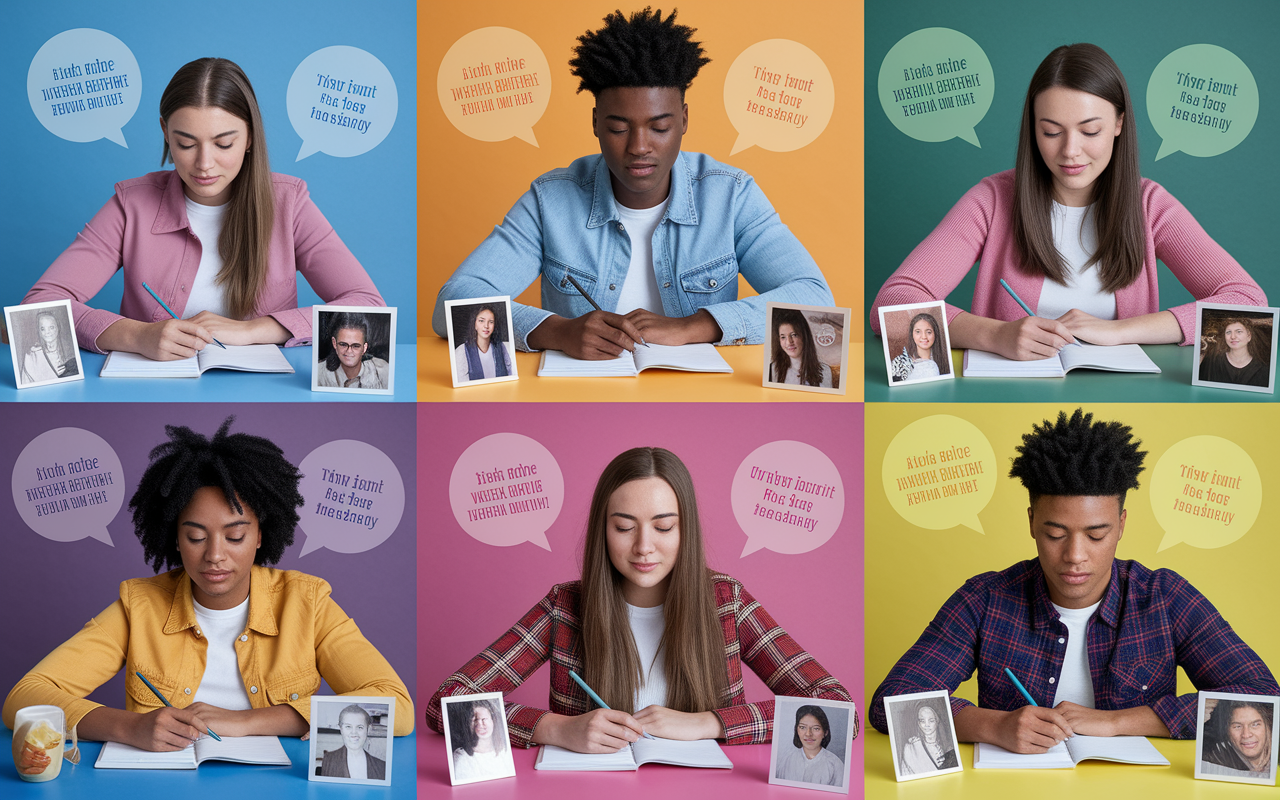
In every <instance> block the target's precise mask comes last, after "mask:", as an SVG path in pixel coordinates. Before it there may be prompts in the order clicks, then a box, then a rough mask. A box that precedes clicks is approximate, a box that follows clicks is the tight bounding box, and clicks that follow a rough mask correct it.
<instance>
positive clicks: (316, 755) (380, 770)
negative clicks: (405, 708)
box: [307, 695, 395, 786]
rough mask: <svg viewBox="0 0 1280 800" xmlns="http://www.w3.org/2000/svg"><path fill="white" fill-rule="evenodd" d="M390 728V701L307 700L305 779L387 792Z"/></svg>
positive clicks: (392, 709)
mask: <svg viewBox="0 0 1280 800" xmlns="http://www.w3.org/2000/svg"><path fill="white" fill-rule="evenodd" d="M394 726H395V699H394V698H390V697H350V696H338V697H323V696H321V695H313V696H312V698H311V760H310V761H309V762H308V763H309V764H310V765H311V768H310V769H309V770H308V773H307V779H308V780H314V781H322V782H326V783H366V784H372V785H376V786H389V785H390V784H391V756H392V747H391V731H392V730H394Z"/></svg>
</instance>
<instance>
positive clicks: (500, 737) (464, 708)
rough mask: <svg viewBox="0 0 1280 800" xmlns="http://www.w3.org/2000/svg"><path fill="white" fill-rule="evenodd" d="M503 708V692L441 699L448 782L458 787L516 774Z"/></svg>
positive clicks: (510, 776) (511, 776)
mask: <svg viewBox="0 0 1280 800" xmlns="http://www.w3.org/2000/svg"><path fill="white" fill-rule="evenodd" d="M505 709H506V706H505V705H504V704H503V702H502V692H489V693H487V694H465V695H458V696H456V697H444V698H441V700H440V710H441V713H442V714H443V715H444V719H445V726H444V742H445V752H446V753H448V756H449V783H451V784H453V785H454V786H460V785H461V784H464V783H479V782H480V781H494V780H497V779H499V778H514V777H515V776H516V764H515V761H514V759H512V757H511V741H510V740H509V739H508V738H507V714H506V710H505Z"/></svg>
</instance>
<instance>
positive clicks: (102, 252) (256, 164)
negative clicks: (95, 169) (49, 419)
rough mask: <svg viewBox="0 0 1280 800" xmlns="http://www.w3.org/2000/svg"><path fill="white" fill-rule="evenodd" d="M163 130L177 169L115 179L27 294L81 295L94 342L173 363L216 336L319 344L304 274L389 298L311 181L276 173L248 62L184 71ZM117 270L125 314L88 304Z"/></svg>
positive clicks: (354, 299)
mask: <svg viewBox="0 0 1280 800" xmlns="http://www.w3.org/2000/svg"><path fill="white" fill-rule="evenodd" d="M160 130H161V133H162V134H163V137H164V149H163V152H162V155H161V159H160V163H161V165H162V166H163V165H164V164H166V163H168V162H169V161H170V160H172V161H173V164H174V169H173V170H169V171H161V172H152V173H150V174H148V175H144V176H142V177H140V178H134V179H132V180H127V181H123V182H121V183H118V184H116V187H115V194H114V196H113V197H112V198H111V199H110V200H109V201H108V202H107V204H106V205H105V206H103V207H102V210H101V211H99V212H98V213H97V215H96V216H94V218H93V219H92V220H91V221H90V222H89V224H88V225H86V226H85V228H84V230H82V231H81V232H80V234H79V235H78V236H76V240H75V242H73V243H72V245H71V246H70V247H68V248H67V249H66V250H65V251H64V252H63V253H62V255H60V256H58V258H57V259H56V260H55V261H54V262H53V264H52V265H51V266H50V267H49V269H48V270H46V271H45V273H44V275H43V276H42V277H41V278H40V280H39V281H37V282H36V284H35V286H34V287H32V289H31V291H30V292H28V293H27V297H26V300H24V301H23V302H25V303H32V302H38V301H42V300H59V299H69V300H71V301H72V309H73V313H74V316H75V329H76V337H77V339H78V340H79V342H80V346H81V347H84V348H85V349H87V350H92V351H94V352H98V353H105V352H107V351H111V350H122V351H127V352H133V353H140V354H142V355H144V356H146V357H148V358H151V359H156V360H161V361H163V360H171V359H178V358H187V357H190V356H193V355H195V354H196V352H198V351H199V350H202V349H204V348H205V347H206V346H209V345H211V344H212V343H213V340H214V338H217V339H218V340H219V341H220V342H222V343H223V344H228V345H247V344H260V343H272V344H280V345H286V346H287V345H298V344H306V343H308V342H309V341H310V340H311V333H312V332H311V310H310V308H298V291H297V278H296V276H297V274H298V273H302V275H303V276H305V277H306V279H307V283H308V284H309V285H310V286H311V288H312V289H313V290H315V292H316V294H318V295H320V297H322V298H323V299H324V300H325V302H328V303H338V304H345V305H356V306H382V305H386V304H385V303H384V302H383V300H382V296H381V295H380V294H378V290H377V289H376V288H375V287H374V285H373V281H372V280H370V278H369V275H368V274H367V273H366V272H365V270H364V267H362V266H361V265H360V262H359V261H357V260H356V258H355V256H353V255H352V254H351V251H350V250H348V249H347V246H346V245H345V244H343V243H342V240H341V239H340V238H338V234H337V233H335V232H334V230H333V227H332V226H331V225H330V224H329V222H328V221H327V220H326V219H325V218H324V215H323V214H321V213H320V210H319V209H318V208H316V205H315V203H313V202H312V201H311V197H310V194H309V192H308V191H307V186H306V184H305V183H304V182H303V181H301V180H299V179H298V178H293V177H290V176H288V175H280V174H277V173H273V172H271V166H270V163H269V161H268V158H267V139H266V131H265V130H264V128H263V125H262V117H261V114H260V113H259V110H258V101H257V98H256V96H255V94H254V91H253V87H252V86H251V85H250V83H249V79H248V77H246V76H245V74H244V72H243V71H242V70H241V69H240V67H238V66H237V65H236V64H235V63H233V62H231V61H228V60H227V59H224V58H202V59H199V60H197V61H192V62H191V63H189V64H186V65H185V66H183V67H182V68H181V69H179V70H178V71H177V73H175V74H174V76H173V78H172V79H171V80H170V81H169V84H168V86H166V87H165V90H164V93H163V94H162V95H161V97H160ZM117 270H124V296H123V300H122V301H121V304H120V313H118V314H117V313H114V312H111V311H108V310H106V309H101V308H91V307H90V306H89V305H87V303H88V302H89V301H90V300H92V299H93V297H94V295H96V294H97V293H98V292H99V291H100V290H101V289H102V288H103V286H104V285H106V283H107V281H108V280H110V279H111V277H112V276H113V275H114V274H115V273H116V271H117ZM143 283H146V284H147V285H148V286H149V287H150V288H151V289H152V290H154V291H155V292H156V294H157V295H159V297H160V298H161V299H162V300H163V301H164V302H165V303H166V304H168V306H169V307H170V308H171V309H172V310H173V312H174V313H175V314H177V315H178V316H179V317H180V318H181V319H172V318H171V317H170V316H169V314H168V313H167V312H166V311H165V309H164V308H163V307H161V305H160V303H158V302H157V301H156V300H155V299H154V298H153V297H152V296H151V295H150V294H149V293H148V292H147V291H146V289H145V288H144V287H143Z"/></svg>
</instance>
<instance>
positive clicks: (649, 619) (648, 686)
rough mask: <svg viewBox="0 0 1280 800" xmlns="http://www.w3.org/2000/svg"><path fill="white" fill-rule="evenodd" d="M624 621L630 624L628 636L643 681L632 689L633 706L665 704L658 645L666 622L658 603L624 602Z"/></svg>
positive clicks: (664, 687) (665, 683) (664, 669)
mask: <svg viewBox="0 0 1280 800" xmlns="http://www.w3.org/2000/svg"><path fill="white" fill-rule="evenodd" d="M627 620H628V621H629V622H630V623H631V638H632V639H634V640H635V643H636V652H637V653H639V654H640V670H641V672H642V673H643V675H644V683H643V684H641V686H640V688H639V689H637V690H636V697H635V704H634V708H635V710H636V711H639V710H640V709H642V708H644V707H645V706H665V705H666V704H667V670H666V668H665V667H664V666H663V664H662V653H661V652H659V651H658V644H659V643H660V642H661V641H662V632H663V630H665V628H666V625H667V621H666V618H665V617H663V616H662V606H654V607H653V608H639V607H637V606H633V605H631V604H630V603H628V604H627Z"/></svg>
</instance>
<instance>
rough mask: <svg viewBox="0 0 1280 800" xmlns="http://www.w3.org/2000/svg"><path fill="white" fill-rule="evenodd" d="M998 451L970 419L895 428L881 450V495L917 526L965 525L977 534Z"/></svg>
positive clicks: (944, 418)
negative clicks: (898, 429) (890, 440)
mask: <svg viewBox="0 0 1280 800" xmlns="http://www.w3.org/2000/svg"><path fill="white" fill-rule="evenodd" d="M995 467H996V454H995V451H994V450H992V449H991V442H990V441H988V439H987V437H986V435H985V434H983V432H982V431H980V430H978V428H977V427H976V426H975V425H974V424H973V423H972V422H969V421H968V420H964V419H960V418H959V417H953V416H950V415H947V414H937V415H934V416H931V417H925V418H924V419H918V420H916V421H915V422H913V423H911V424H910V425H908V426H907V427H905V428H903V429H902V430H900V431H898V435H897V436H895V437H893V441H892V442H890V443H889V447H888V448H887V449H886V450H885V452H884V464H883V466H882V468H881V477H882V479H883V481H884V493H885V495H886V496H887V497H888V498H889V504H890V505H891V506H893V510H894V511H896V512H898V515H899V516H901V517H902V518H903V519H905V520H906V521H907V522H910V523H911V524H912V525H915V526H917V527H920V528H927V529H928V530H933V531H941V530H947V529H948V528H954V527H955V526H957V525H963V526H965V527H966V528H972V529H974V530H975V531H977V532H978V533H985V531H983V530H982V523H981V522H980V521H979V520H978V512H980V511H982V509H984V508H986V506H987V503H989V502H991V495H992V494H993V493H994V492H995V490H996V469H995Z"/></svg>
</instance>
